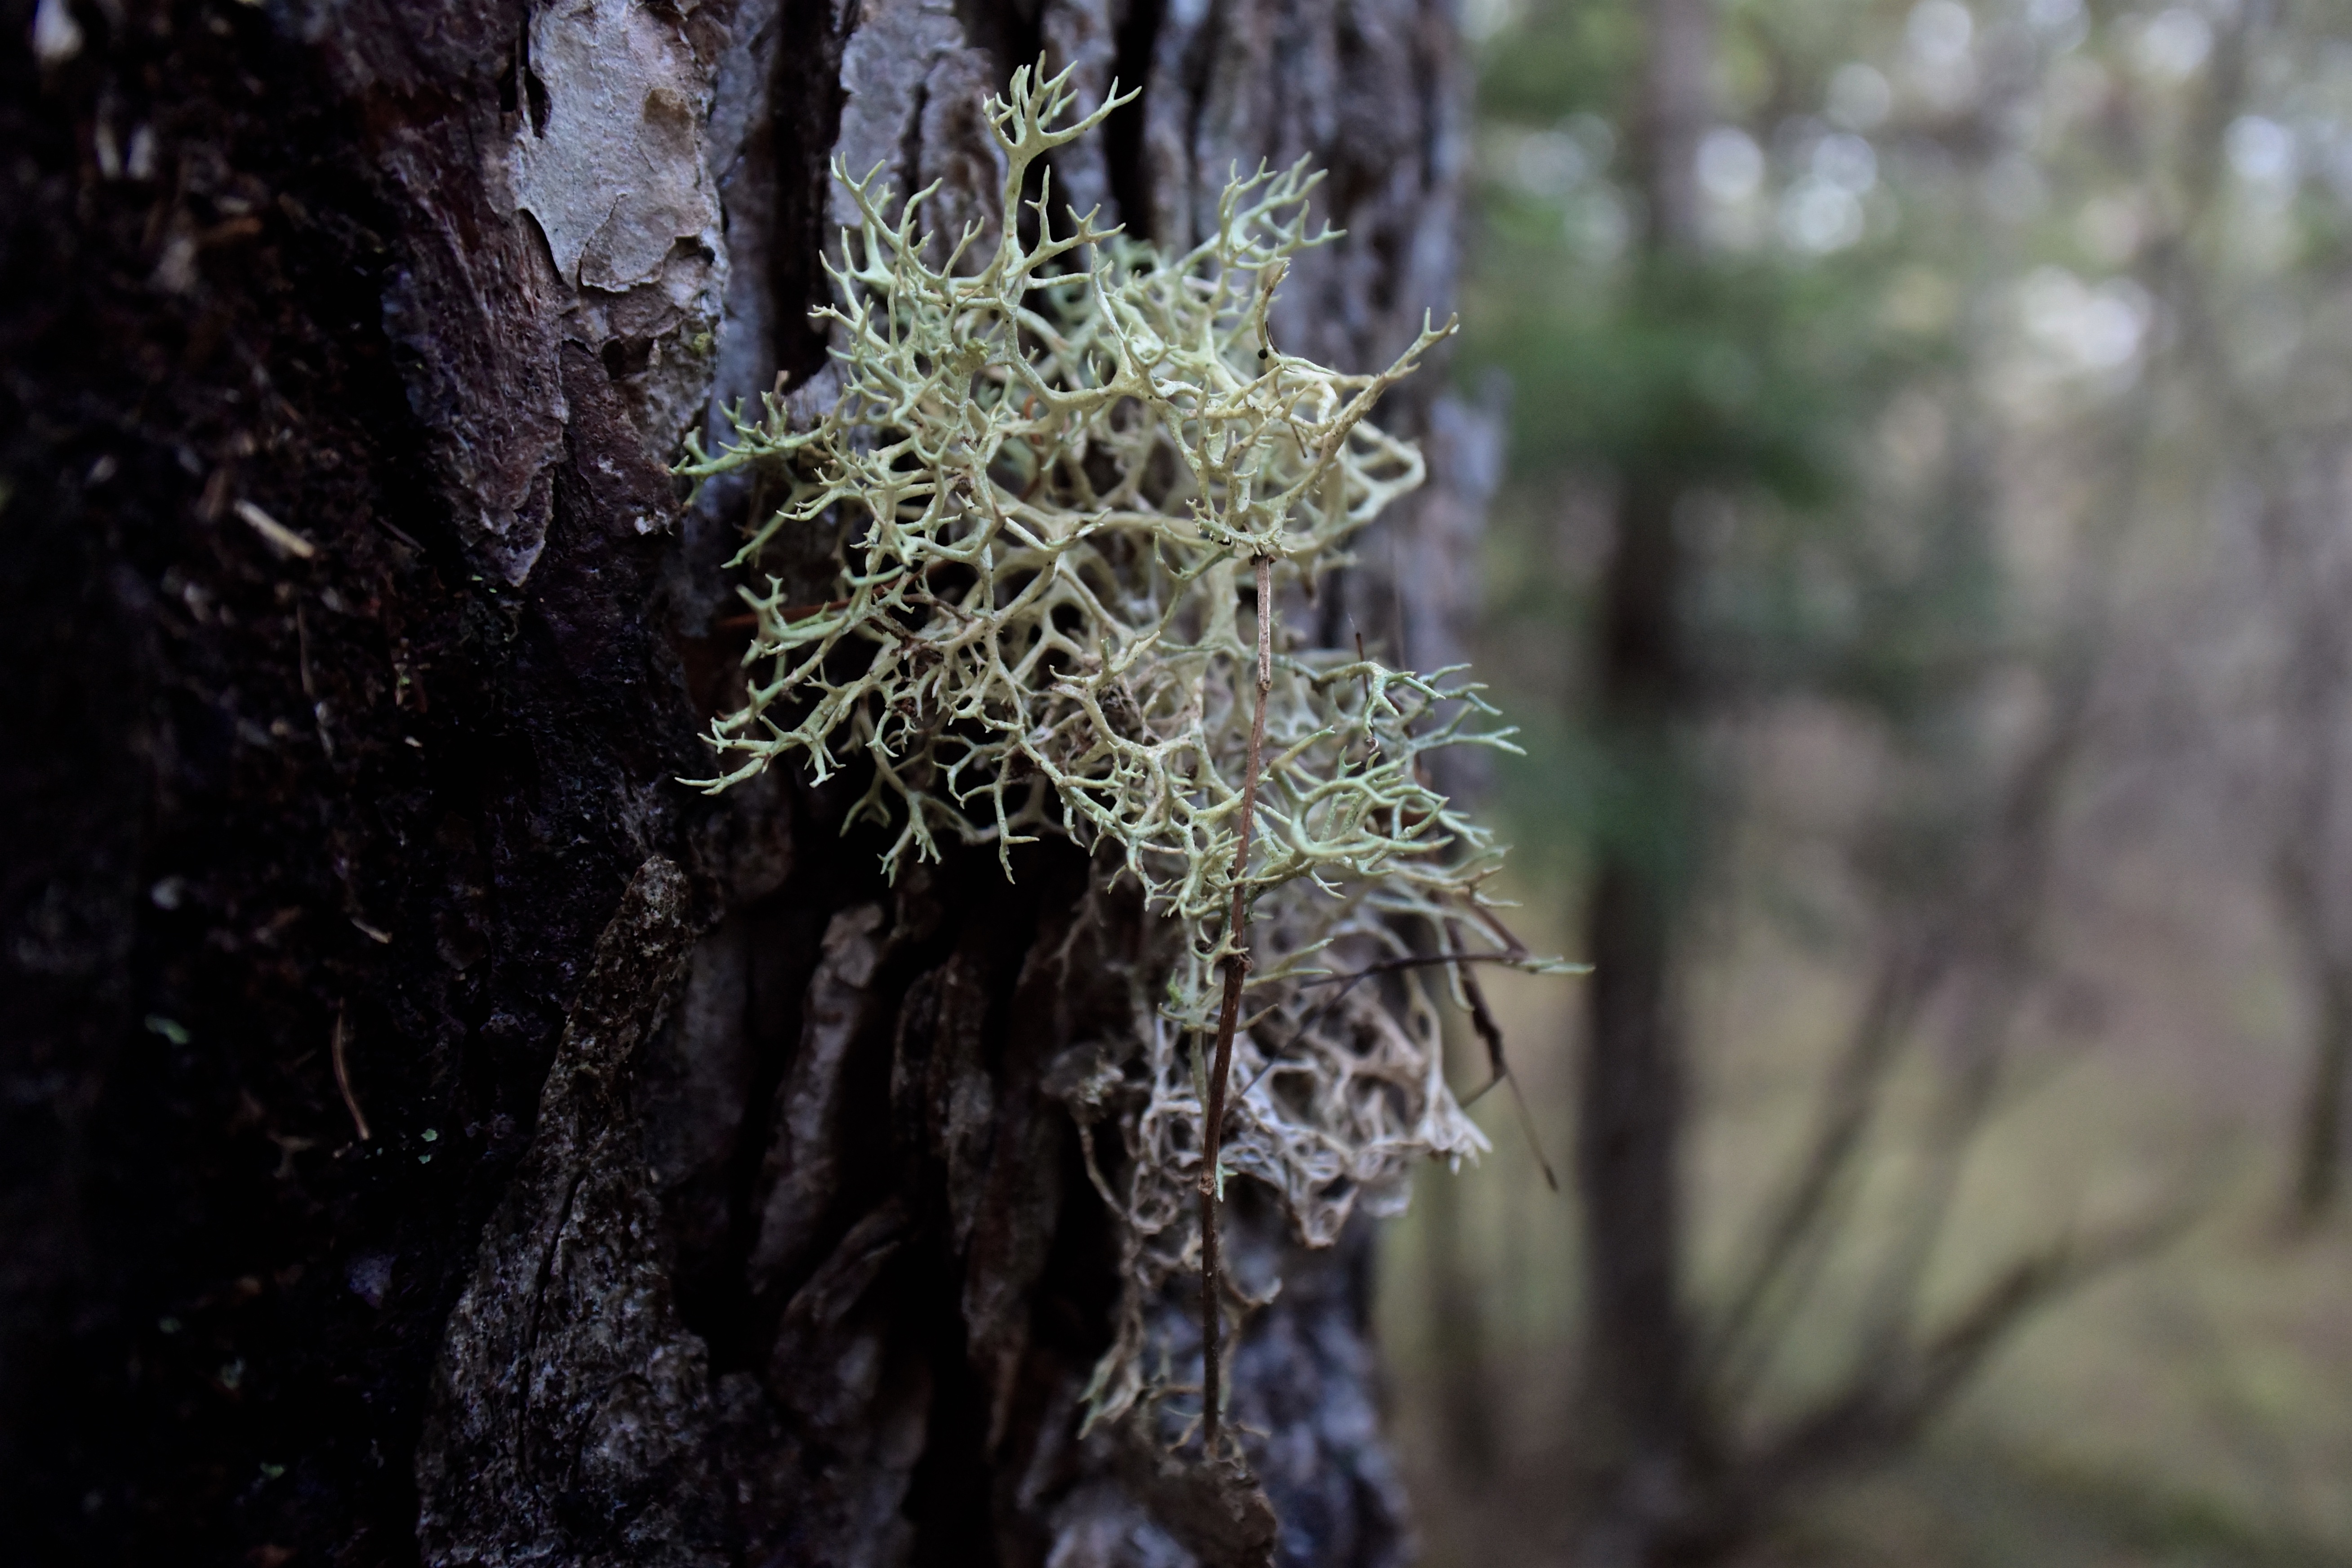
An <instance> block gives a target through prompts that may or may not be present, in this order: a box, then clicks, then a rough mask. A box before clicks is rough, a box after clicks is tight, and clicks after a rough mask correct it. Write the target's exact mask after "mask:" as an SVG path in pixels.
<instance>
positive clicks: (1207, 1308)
mask: <svg viewBox="0 0 2352 1568" xmlns="http://www.w3.org/2000/svg"><path fill="white" fill-rule="evenodd" d="M1274 613H1275V612H1274V558H1273V557H1272V556H1270V555H1261V556H1259V557H1258V558H1257V711H1256V714H1255V717H1254V718H1252V719H1251V721H1250V738H1249V761H1248V765H1247V766H1246V767H1245V768H1244V771H1243V773H1242V820H1241V834H1240V842H1239V843H1237V844H1236V845H1234V905H1233V910H1232V911H1231V913H1230V914H1228V915H1227V917H1226V921H1225V929H1226V930H1227V931H1230V932H1231V933H1232V934H1231V936H1230V937H1229V938H1228V939H1227V941H1228V943H1229V945H1230V947H1231V950H1232V951H1230V952H1227V953H1226V955H1225V1000H1224V1005H1223V1010H1222V1011H1221V1012H1220V1013H1219V1015H1218V1016H1217V1048H1216V1057H1215V1059H1214V1061H1213V1063H1212V1064H1211V1066H1210V1068H1209V1103H1208V1107H1207V1109H1206V1110H1205V1112H1204V1113H1203V1115H1202V1121H1201V1180H1200V1186H1201V1368H1202V1372H1201V1442H1202V1447H1205V1448H1206V1449H1207V1450H1208V1451H1209V1454H1210V1457H1211V1458H1214V1457H1215V1456H1216V1452H1217V1428H1218V1424H1219V1418H1220V1416H1221V1415H1223V1408H1224V1403H1225V1397H1224V1380H1223V1369H1222V1367H1221V1365H1220V1362H1221V1359H1222V1358H1221V1355H1220V1352H1221V1350H1222V1349H1223V1347H1222V1345H1221V1343H1220V1340H1221V1338H1222V1335H1223V1327H1224V1306H1223V1302H1222V1301H1221V1300H1219V1299H1218V1279H1217V1268H1218V1255H1217V1253H1218V1239H1217V1204H1218V1202H1219V1200H1220V1199H1222V1198H1223V1196H1224V1187H1225V1180H1224V1173H1223V1171H1221V1170H1219V1169H1218V1163H1219V1161H1220V1160H1221V1159H1222V1158H1223V1145H1224V1129H1225V1086H1226V1084H1227V1083H1228V1082H1229V1081H1231V1079H1232V1078H1233V1073H1234V1030H1235V1029H1236V1028H1238V1027H1239V1026H1240V1025H1241V1017H1242V984H1243V983H1244V981H1245V980H1246V979H1248V977H1249V970H1250V955H1249V853H1250V840H1251V839H1252V837H1254V836H1255V833H1256V830H1257V781H1258V776H1259V773H1261V771H1262V770H1263V764H1264V762H1265V699H1266V694H1267V693H1268V692H1270V691H1272V690H1273V689H1274Z"/></svg>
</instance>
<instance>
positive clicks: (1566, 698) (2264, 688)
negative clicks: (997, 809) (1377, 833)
mask: <svg viewBox="0 0 2352 1568" xmlns="http://www.w3.org/2000/svg"><path fill="white" fill-rule="evenodd" d="M1467 19H1468V25H1469V28H1470V31H1471V33H1472V36H1473V37H1474V40H1475V46H1474V53H1475V58H1476V60H1477V61H1478V69H1479V72H1480V79H1479V89H1478V105H1479V116H1480V123H1479V129H1478V133H1477V137H1476V142H1475V145H1476V157H1477V166H1476V169H1475V174H1474V183H1475V188H1476V190H1477V191H1478V192H1479V194H1480V196H1479V201H1478V205H1477V217H1476V224H1477V228H1476V231H1475V233H1474V234H1473V235H1472V236H1470V237H1469V238H1468V242H1467V247H1466V249H1467V254H1468V255H1469V256H1470V258H1471V262H1470V276H1469V278H1468V279H1467V287H1466V291H1465V320H1466V323H1467V328H1468V345H1467V348H1466V350H1465V353H1464V355H1463V356H1462V359H1461V361H1460V369H1459V374H1460V378H1461V385H1462V391H1463V395H1464V396H1465V398H1467V399H1469V400H1471V401H1472V402H1474V403H1475V404H1477V405H1482V406H1484V407H1485V408H1486V410H1487V411H1488V413H1489V414H1490V415H1491V416H1493V420H1494V423H1495V426H1496V430H1497V432H1498V435H1499V433H1500V432H1502V431H1505V430H1507V439H1498V440H1497V441H1496V443H1494V445H1495V446H1496V448H1497V449H1496V452H1495V454H1494V462H1495V464H1496V479H1497V483H1498V487H1499V488H1498V493H1497V500H1496V526H1495V528H1494V531H1493V535H1492V540H1491V544H1490V551H1491V553H1490V558H1489V560H1488V561H1487V563H1486V567H1487V570H1486V583H1487V589H1486V593H1487V606H1486V619H1485V631H1484V635H1483V641H1482V644H1481V646H1480V647H1477V648H1476V650H1475V653H1476V657H1477V660H1478V667H1479V672H1480V674H1481V676H1482V677H1483V678H1484V679H1486V680H1487V681H1488V682H1489V683H1490V684H1491V685H1492V686H1493V687H1494V688H1495V689H1496V695H1497V696H1498V698H1499V699H1500V700H1501V701H1502V703H1503V705H1504V707H1505V708H1506V710H1507V712H1508V713H1509V714H1510V716H1511V718H1512V719H1513V720H1514V721H1517V722H1518V723H1519V724H1520V725H1521V726H1522V727H1523V728H1522V734H1521V737H1520V738H1521V740H1522V742H1524V744H1525V746H1526V749H1527V754H1526V756H1525V757H1524V758H1522V759H1514V760H1508V761H1506V762H1504V763H1499V764H1497V766H1496V775H1495V779H1494V790H1495V794H1496V797H1497V799H1498V800H1499V802H1500V804H1501V805H1502V808H1503V811H1504V815H1505V816H1507V819H1508V820H1509V821H1510V823H1511V825H1512V837H1514V838H1515V840H1516V841H1517V850H1516V856H1517V872H1516V875H1517V879H1518V885H1517V889H1515V890H1516V894H1517V897H1518V898H1519V899H1520V900H1522V902H1523V905H1524V908H1523V910H1522V915H1523V920H1522V921H1521V925H1522V930H1523V934H1525V935H1526V936H1527V937H1528V940H1529V941H1530V942H1536V943H1538V945H1540V946H1542V947H1543V948H1545V950H1547V951H1555V952H1569V953H1570V954H1571V955H1574V956H1578V957H1585V958H1591V959H1593V960H1595V961H1596V962H1597V963H1599V965H1600V969H1599V972H1598V973H1597V974H1596V976H1595V977H1594V978H1592V979H1591V980H1586V981H1577V982H1565V983H1564V982H1560V981H1557V980H1552V981H1545V980H1523V979H1518V978H1516V977H1508V976H1496V977H1491V978H1490V979H1489V980H1488V982H1487V992H1488V995H1489V997H1490V998H1491V1000H1492V1002H1493V1008H1494V1013H1495V1015H1496V1017H1497V1018H1498V1019H1499V1021H1500V1023H1501V1024H1502V1026H1503V1028H1504V1032H1505V1033H1506V1034H1507V1037H1509V1039H1510V1041H1511V1042H1512V1048H1513V1051H1514V1055H1515V1059H1516V1061H1517V1065H1518V1068H1519V1073H1520V1078H1521V1079H1522V1081H1523V1082H1524V1085H1525V1087H1526V1089H1527V1090H1528V1098H1529V1100H1530V1102H1531V1104H1532V1107H1533V1109H1534V1112H1535V1115H1534V1121H1536V1123H1537V1124H1538V1129H1539V1131H1540V1135H1541V1137H1542V1139H1543V1140H1544V1142H1545V1143H1546V1144H1547V1145H1548V1146H1549V1148H1548V1152H1549V1155H1550V1157H1551V1160H1552V1163H1554V1164H1555V1165H1557V1166H1558V1167H1559V1175H1560V1182H1561V1186H1562V1191H1560V1192H1559V1193H1555V1192H1553V1191H1551V1190H1549V1189H1548V1187H1547V1184H1546V1182H1545V1180H1544V1177H1543V1174H1542V1173H1541V1171H1540V1170H1539V1167H1538V1159H1537V1156H1536V1155H1535V1154H1534V1152H1532V1151H1531V1149H1530V1147H1529V1143H1528V1140H1527V1138H1526V1137H1524V1136H1523V1135H1522V1132H1521V1130H1520V1128H1519V1126H1518V1125H1517V1122H1516V1120H1515V1116H1514V1113H1513V1111H1512V1110H1511V1107H1510V1102H1509V1099H1508V1097H1507V1095H1505V1094H1501V1093H1496V1094H1494V1095H1492V1096H1489V1097H1487V1098H1486V1099H1485V1100H1482V1101H1481V1102H1480V1105H1479V1108H1478V1110H1477V1113H1476V1114H1477V1115H1478V1117H1479V1119H1480V1121H1482V1123H1483V1124H1484V1125H1485V1126H1486V1129H1487V1131H1488V1133H1489V1135H1490V1136H1491V1137H1492V1138H1493V1140H1494V1142H1495V1145H1496V1148H1495V1152H1494V1153H1493V1154H1492V1155H1491V1156H1490V1157H1489V1158H1488V1159H1487V1160H1486V1162H1485V1163H1484V1164H1482V1165H1481V1166H1479V1167H1477V1168H1475V1170H1470V1171H1467V1172H1465V1173H1464V1174H1463V1175H1461V1176H1460V1177H1458V1178H1448V1177H1447V1176H1445V1175H1444V1173H1437V1172H1433V1173H1430V1174H1429V1175H1428V1176H1427V1177H1425V1178H1424V1179H1423V1181H1422V1182H1421V1183H1420V1184H1419V1185H1418V1186H1417V1189H1416V1193H1415V1200H1414V1207H1413V1211H1412V1217H1411V1218H1410V1219H1409V1220H1408V1221H1407V1222H1406V1224H1405V1226H1403V1227H1402V1230H1401V1231H1400V1232H1399V1233H1398V1234H1397V1235H1396V1237H1394V1240H1393V1243H1392V1245H1391V1247H1389V1249H1388V1251H1387V1255H1386V1260H1385V1263H1384V1268H1385V1270H1386V1277H1385V1279H1384V1282H1383V1286H1382V1296H1381V1314H1382V1321H1381V1331H1382V1333H1383V1335H1384V1338H1385V1341H1386V1343H1387V1345H1388V1348H1389V1353H1390V1355H1391V1364H1392V1365H1393V1367H1394V1368H1395V1377H1396V1386H1395V1391H1394V1392H1395V1397H1396V1402H1397V1407H1398V1415H1399V1421H1400V1427H1401V1431H1402V1440H1403V1443H1404V1447H1405V1451H1406V1455H1407V1462H1408V1465H1409V1467H1410V1471H1411V1479H1412V1483H1413V1486H1414V1489H1415V1495H1416V1498H1417V1500H1418V1502H1419V1507H1420V1510H1421V1519H1422V1527H1423V1531H1424V1537H1425V1548H1426V1552H1427V1560H1428V1561H1429V1562H1430V1563H1433V1564H1437V1565H1439V1568H1446V1565H1451V1564H1469V1563H1514V1564H1520V1563H1579V1564H1603V1563H1664V1562H1669V1561H1717V1562H1738V1563H1758V1564H1762V1563H1776V1564H1777V1563H1790V1564H1794V1563H1820V1564H1848V1563H1851V1564H1898V1563H1899V1564H1906V1565H1916V1568H1941V1565H1944V1564H1952V1565H1959V1564H2000V1565H2003V1568H2034V1565H2037V1564H2043V1563H2048V1564H2062V1563H2063V1564H2118V1565H2120V1564H2126V1563H2136V1564H2137V1563H2148V1564H2155V1563H2162V1564H2176V1563H2179V1564H2188V1563H2210V1564H2238V1563H2249V1564H2251V1563H2347V1562H2352V1233H2348V1232H2347V1227H2352V1214H2347V1213H2346V1212H2345V1211H2346V1210H2347V1208H2352V1203H2347V1200H2346V1198H2345V1195H2344V1194H2343V1192H2342V1190H2341V1189H2342V1187H2343V1184H2344V1172H2343V1167H2344V1164H2345V1160H2346V1153H2347V1151H2346V1149H2345V1146H2344V1145H2345V1132H2344V1127H2343V1121H2344V1115H2345V1100H2346V1087H2347V1086H2346V1078H2347V1058H2352V614H2347V609H2352V515H2347V499H2352V467H2347V462H2352V289H2347V282H2352V29H2347V23H2352V15H2347V12H2346V11H2345V9H2344V8H2342V7H2340V6H2330V5H2318V4H2309V3H2305V4H2281V3H2277V0H2183V3H2179V4H2168V3H2167V0H2142V3H2140V4H2137V5H2112V4H2101V3H2096V0H2094V3H2091V4H2088V5H2086V3H2085V0H1969V3H1964V0H1917V3H1916V4H1913V3H1911V0H1725V3H1724V4H1722V5H1708V4H1706V0H1478V3H1476V4H1474V5H1472V6H1471V8H1470V11H1469V13H1468V18H1467ZM1461 1045H1462V1047H1463V1049H1462V1053H1461V1056H1460V1058H1459V1060H1458V1061H1457V1062H1456V1064H1455V1068H1454V1077H1455V1079H1456V1082H1457V1083H1459V1084H1463V1085H1465V1086H1468V1085H1475V1084H1476V1083H1478V1082H1479V1081H1481V1080H1482V1079H1484V1077H1485V1061H1484V1057H1483V1055H1482V1054H1481V1053H1480V1051H1479V1049H1478V1047H1477V1042H1476V1041H1475V1039H1472V1038H1467V1037H1465V1039H1464V1040H1463V1041H1462V1042H1461ZM1571 1479H1572V1480H1573V1482H1574V1483H1575V1484H1573V1485H1571V1484H1570V1481H1571Z"/></svg>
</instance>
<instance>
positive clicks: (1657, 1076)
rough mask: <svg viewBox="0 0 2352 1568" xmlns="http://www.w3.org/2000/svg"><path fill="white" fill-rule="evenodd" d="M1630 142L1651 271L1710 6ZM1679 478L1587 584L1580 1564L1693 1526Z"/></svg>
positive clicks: (1658, 488)
mask: <svg viewBox="0 0 2352 1568" xmlns="http://www.w3.org/2000/svg"><path fill="white" fill-rule="evenodd" d="M1644 15H1645V21H1646V24H1647V26H1648V31H1649V37H1648V51H1647V57H1646V64H1645V73H1644V84H1643V85H1644V91H1643V115H1642V121H1641V123H1640V126H1639V138H1638V141H1637V143H1636V146H1635V149H1634V151H1635V155H1636V163H1637V167H1638V170H1639V174H1640V181H1641V186H1642V193H1643V198H1644V224H1643V249H1644V251H1645V254H1646V266H1647V267H1648V268H1652V269H1665V268H1677V267H1689V266H1692V265H1694V264H1696V258H1697V252H1698V248H1699V246H1700V240H1701V236H1700V211H1699V194H1698V191H1697V188H1696V151H1697V146H1698V142H1699V138H1700V136H1701V135H1702V134H1703V133H1704V132H1705V131H1706V126H1707V122H1708V118H1709V108H1708V71H1709V69H1710V68H1711V64H1712V58H1713V32H1714V23H1713V16H1712V6H1711V3H1710V0H1651V3H1650V4H1649V5H1648V6H1647V8H1646V11H1645V14H1644ZM1682 495H1683V482H1682V479H1681V478H1680V477H1679V476H1678V475H1676V474H1675V473H1672V472H1670V471H1666V470H1665V469H1664V468H1662V467H1660V466H1658V465H1657V464H1655V463H1654V462H1653V463H1651V464H1648V465H1646V466H1640V465H1637V466H1634V467H1632V468H1629V469H1628V471H1626V472H1624V473H1622V474H1621V475H1620V476H1619V477H1618V494H1617V501H1616V510H1615V516H1614V519H1613V522H1614V527H1613V530H1612V540H1611V546H1610V555H1609V560H1608V564H1607V568H1606V572H1605V575H1604V577H1603V580H1602V583H1601V602H1600V620H1601V625H1600V639H1599V646H1598V647H1597V649H1596V652H1595V659H1594V664H1595V675H1596V685H1595V699H1596V703H1595V705H1596V708H1597V717H1598V721H1599V727H1600V733H1601V738H1602V742H1603V744H1604V745H1605V746H1606V748H1607V753H1608V755H1609V757H1610V759H1611V764H1610V765H1611V768H1612V782H1611V795H1610V799H1611V801H1612V805H1611V806H1610V808H1609V809H1608V810H1607V812H1606V813H1605V820H1604V822H1603V825H1602V828H1601V833H1600V834H1599V836H1598V837H1597V839H1596V842H1595V845H1594V848H1593V859H1592V868H1591V879H1592V880H1591V893H1590V895H1589V898H1588V902H1587V905H1586V913H1585V930H1586V953H1587V955H1588V957H1589V958H1590V959H1591V963H1592V966H1593V975H1592V981H1591V989H1590V991H1589V993H1588V994H1589V997H1590V1001H1589V1004H1588V1009H1587V1015H1586V1037H1585V1045H1584V1054H1583V1059H1582V1082H1581V1086H1580V1097H1579V1100H1578V1104H1577V1114H1578V1125H1577V1165H1578V1178H1579V1187H1578V1195H1579V1199H1580V1203H1581V1205H1582V1209H1583V1233H1584V1257H1585V1268H1584V1276H1585V1283H1586V1291H1587V1302H1586V1331H1585V1375H1586V1383H1587V1391H1588V1394H1589V1396H1590V1398H1591V1403H1592V1405H1593V1415H1594V1421H1593V1424H1592V1427H1591V1442H1592V1444H1593V1447H1594V1459H1595V1461H1596V1462H1595V1466H1594V1468H1595V1471H1596V1476H1595V1481H1596V1488H1595V1490H1596V1495H1595V1498H1594V1500H1593V1505H1592V1513H1591V1521H1590V1522H1589V1525H1588V1527H1587V1528H1586V1530H1585V1531H1584V1534H1583V1537H1582V1540H1581V1542H1580V1560H1581V1561H1582V1562H1584V1563H1587V1564H1590V1565H1591V1568H1620V1565H1623V1568H1642V1565H1646V1564H1650V1563H1658V1562H1662V1561H1665V1560H1666V1559H1667V1558H1668V1557H1669V1556H1670V1555H1671V1554H1672V1553H1673V1552H1675V1550H1677V1549H1678V1547H1679V1545H1680V1544H1681V1543H1683V1542H1685V1540H1686V1538H1688V1537H1690V1536H1691V1535H1692V1534H1693V1533H1694V1532H1695V1531H1699V1530H1700V1529H1702V1528H1703V1527H1702V1525H1701V1524H1700V1521H1699V1516H1700V1515H1701V1514H1703V1513H1704V1512H1705V1511H1706V1505H1705V1503H1704V1502H1703V1500H1702V1499H1701V1496H1700V1489H1701V1482H1700V1479H1699V1476H1698V1472H1699V1471H1700V1470H1702V1469H1703V1468H1705V1466H1704V1456H1703V1454H1702V1451H1701V1450H1702V1447H1703V1444H1702V1442H1701V1436H1700V1426H1699V1422H1698V1414H1699V1413H1698V1411H1697V1409H1696V1404H1695V1393H1694V1390H1693V1388H1692V1386H1691V1377H1692V1368H1691V1364H1690V1363H1691V1351H1690V1344H1689V1325H1688V1323H1687V1322H1686V1321H1685V1303H1684V1300H1683V1296H1682V1277H1681V1268H1682V1218H1681V1200H1680V1194H1679V1187H1680V1163H1681V1160H1682V1129H1683V1119H1684V1090H1683V1063H1682V1047H1681V1041H1680V1039H1679V1036H1678V1028H1677V1021H1676V1018H1675V952H1674V948H1675V927H1676V924H1677V917H1678V915H1679V912H1680V910H1681V906H1682V900H1683V895H1684V891H1685V881H1686V880H1687V877H1688V863H1689V860H1690V858H1691V853H1692V850H1691V845H1690V843H1689V839H1690V836H1691V835H1692V833H1693V832H1694V831H1695V827H1696V824H1695V822H1694V821H1693V819H1692V816H1691V814H1690V811H1689V809H1688V807H1689V799H1688V797H1689V793H1690V784H1689V782H1688V781H1687V779H1686V778H1685V776H1684V770H1683V767H1682V763H1681V752H1682V750H1683V748H1684V746H1685V743H1686V742H1687V735H1686V731H1687V729H1688V726H1689V723H1690V721H1691V719H1692V717H1693V701H1694V692H1693V689H1692V682H1691V671H1690V668H1689V665H1690V655H1689V650H1688V649H1687V647H1685V641H1686V638H1685V633H1684V630H1683V616H1684V613H1685V603H1684V600H1685V595H1686V593H1687V585H1686V581H1685V579H1686V576H1687V564H1686V561H1685V551H1684V549H1683V546H1682V544H1681V542H1680V541H1679V540H1678V539H1677V537H1676V518H1675V513H1676V511H1677V510H1678V506H1679V503H1680V501H1681V500H1682Z"/></svg>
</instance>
